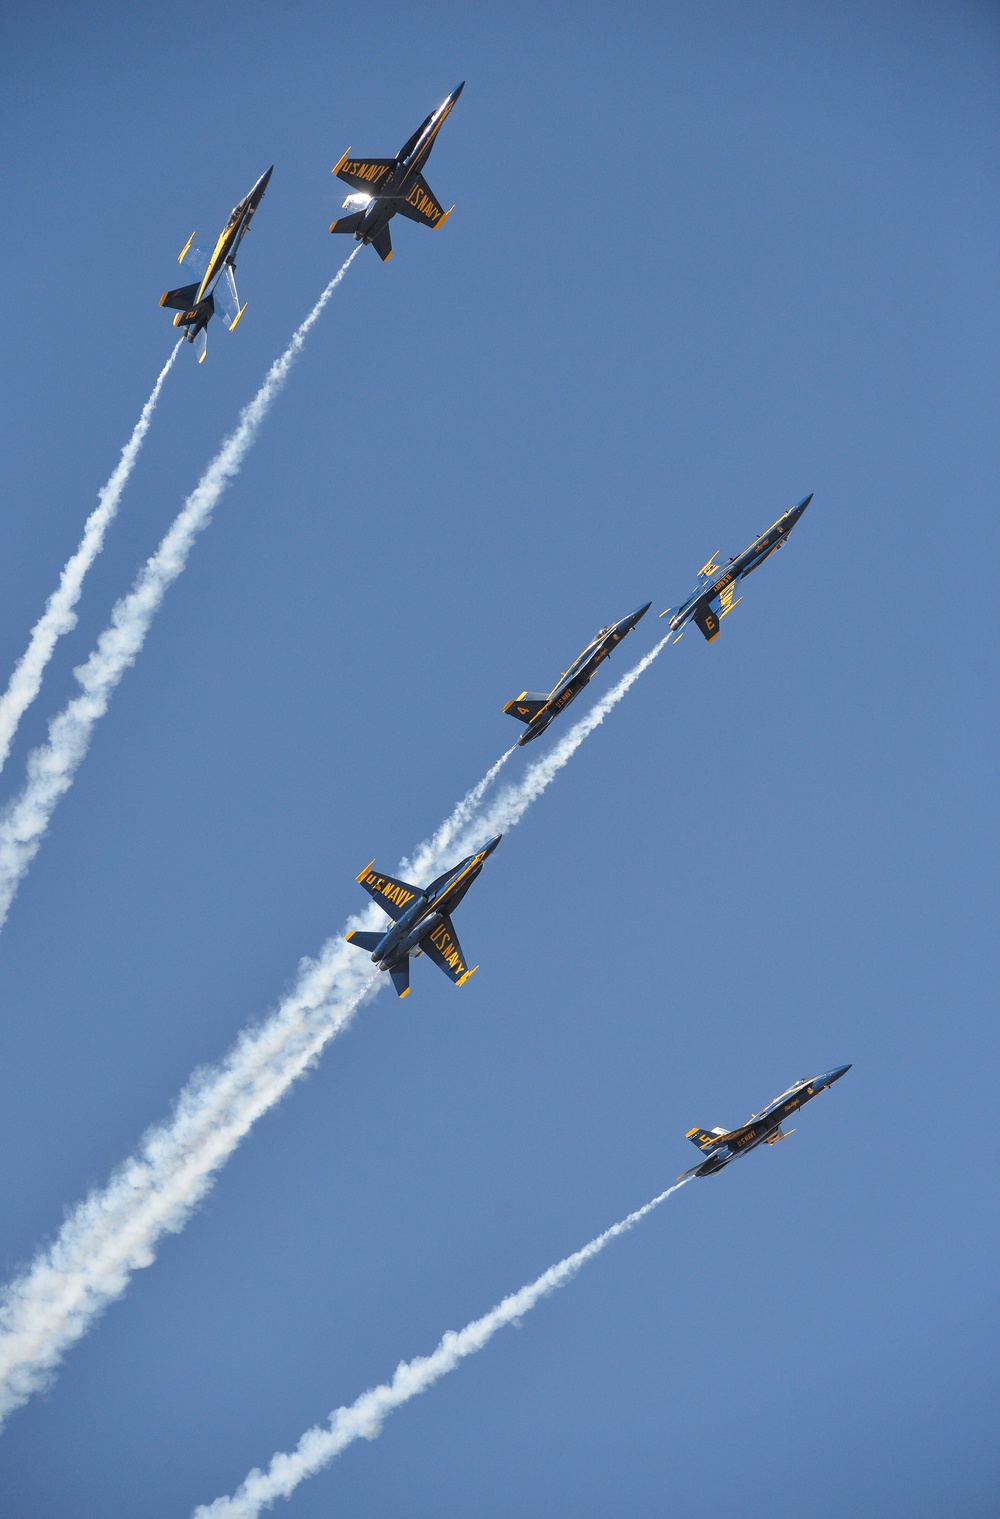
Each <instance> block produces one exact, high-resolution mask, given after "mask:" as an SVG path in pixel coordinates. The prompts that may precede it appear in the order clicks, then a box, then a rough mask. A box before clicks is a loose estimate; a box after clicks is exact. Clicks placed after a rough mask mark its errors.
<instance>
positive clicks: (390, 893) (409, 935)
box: [347, 833, 503, 997]
mask: <svg viewBox="0 0 1000 1519" xmlns="http://www.w3.org/2000/svg"><path fill="white" fill-rule="evenodd" d="M502 837H503V835H502V834H499V833H498V834H497V836H496V838H495V839H490V841H489V843H488V844H485V845H484V846H483V848H482V849H480V851H479V853H478V854H470V855H469V857H468V858H467V859H465V860H460V861H459V862H458V864H457V865H453V866H452V868H451V869H450V870H446V871H445V873H444V875H443V876H438V878H437V880H436V881H432V882H431V884H430V885H429V886H425V887H423V888H421V887H419V886H410V885H409V884H408V883H407V882H406V881H397V880H395V879H394V878H393V877H392V876H383V875H379V873H378V871H377V870H373V869H372V865H374V864H375V861H374V860H372V863H371V865H366V866H365V868H364V870H363V871H362V872H361V874H360V875H359V876H358V878H357V879H358V883H359V884H360V885H361V886H363V887H364V888H365V891H367V892H368V894H369V896H372V897H374V898H375V901H376V902H377V903H378V905H379V907H381V908H382V909H383V911H384V912H387V913H388V914H389V917H390V918H391V919H392V924H391V925H390V927H389V928H387V929H384V930H380V931H379V932H378V933H364V932H361V931H360V930H358V929H356V928H355V929H352V930H351V932H350V933H349V934H348V935H347V941H348V943H349V944H356V945H357V947H358V949H367V950H368V951H369V952H370V954H371V957H372V959H373V960H374V962H375V964H376V965H377V966H378V968H379V970H387V971H388V972H389V975H390V976H391V977H392V984H393V986H394V987H395V988H396V991H397V993H398V995H399V996H400V997H407V996H409V992H410V956H411V955H426V956H427V957H428V959H430V960H433V961H434V964H435V965H439V966H440V967H441V969H442V970H443V971H444V973H445V975H446V976H449V977H450V978H451V980H452V981H454V983H455V985H456V986H462V985H464V983H465V982H466V981H468V979H469V977H470V976H471V975H472V972H473V971H476V970H478V969H479V966H478V965H474V966H473V967H472V970H469V968H468V962H467V960H466V958H465V956H464V954H463V953H462V946H461V945H460V944H459V942H458V935H457V934H456V933H455V927H454V924H453V923H452V921H451V917H450V914H451V913H452V912H454V910H455V908H456V907H457V906H458V904H459V902H461V900H462V898H463V897H464V896H465V893H466V892H467V891H468V889H469V887H470V886H471V885H472V883H473V881H474V880H475V879H476V877H477V875H478V874H479V872H480V871H481V870H482V868H483V864H484V862H485V861H486V859H487V857H488V856H489V855H491V854H492V853H493V851H494V849H495V848H496V847H497V845H498V844H499V842H500V840H501V838H502Z"/></svg>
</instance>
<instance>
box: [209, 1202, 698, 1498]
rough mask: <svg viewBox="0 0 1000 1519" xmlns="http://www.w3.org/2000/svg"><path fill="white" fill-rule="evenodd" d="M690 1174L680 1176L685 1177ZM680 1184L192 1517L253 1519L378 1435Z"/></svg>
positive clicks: (405, 1364)
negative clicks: (396, 1415) (337, 1458)
mask: <svg viewBox="0 0 1000 1519" xmlns="http://www.w3.org/2000/svg"><path fill="white" fill-rule="evenodd" d="M690 1179H691V1178H690V1177H688V1178H686V1180H687V1181H690ZM684 1185H685V1182H683V1181H679V1182H676V1183H675V1184H674V1185H673V1186H672V1187H668V1188H667V1190H666V1191H665V1192H661V1193H660V1195H659V1197H654V1198H653V1200H652V1201H651V1202H648V1203H646V1205H645V1207H643V1208H637V1209H636V1211H635V1212H634V1213H630V1214H629V1215H628V1217H627V1218H623V1219H622V1221H621V1223H618V1224H613V1225H612V1226H611V1228H610V1229H606V1230H605V1231H604V1233H603V1234H599V1235H598V1236H597V1238H596V1239H592V1240H591V1242H590V1244H589V1245H584V1247H583V1249H582V1250H577V1251H576V1253H575V1254H574V1255H567V1257H566V1259H565V1260H561V1261H560V1262H559V1264H558V1265H556V1266H550V1267H549V1269H548V1271H543V1272H542V1274H541V1276H539V1277H536V1278H535V1280H534V1281H533V1282H529V1283H528V1285H527V1286H526V1287H522V1288H521V1289H520V1291H519V1292H513V1293H511V1295H510V1296H509V1297H505V1298H504V1300H503V1302H502V1303H498V1304H497V1306H496V1307H495V1308H493V1309H491V1310H490V1312H489V1313H487V1314H484V1315H483V1317H482V1318H481V1319H474V1320H473V1321H472V1323H471V1324H466V1326H465V1328H464V1329H459V1330H458V1331H456V1330H454V1329H449V1330H448V1332H447V1333H446V1334H445V1335H444V1336H443V1338H442V1340H441V1342H440V1344H439V1345H438V1347H437V1349H436V1350H435V1351H434V1352H433V1354H432V1355H429V1356H417V1357H416V1359H415V1360H412V1361H401V1362H400V1364H399V1365H398V1366H397V1368H396V1374H395V1376H394V1377H393V1379H392V1381H391V1382H383V1383H381V1385H380V1386H378V1387H373V1388H370V1389H369V1391H368V1392H364V1393H362V1394H361V1396H360V1398H358V1399H357V1401H356V1402H354V1403H352V1404H351V1405H350V1406H349V1407H347V1408H337V1409H335V1410H334V1412H333V1413H332V1414H331V1415H330V1423H329V1426H328V1427H326V1428H321V1427H320V1426H318V1425H316V1426H314V1427H313V1428H312V1429H309V1430H307V1431H306V1433H305V1434H304V1435H303V1436H302V1439H301V1440H300V1441H299V1443H298V1445H297V1446H296V1447H295V1449H294V1451H292V1452H291V1454H289V1453H287V1452H284V1451H282V1452H279V1454H278V1455H276V1456H272V1458H271V1464H270V1466H269V1467H268V1469H267V1471H266V1472H262V1471H259V1470H254V1471H252V1472H250V1474H249V1475H248V1476H247V1477H246V1478H245V1479H244V1481H243V1482H242V1483H241V1484H240V1486H239V1488H238V1489H237V1490H236V1492H235V1493H233V1495H232V1496H231V1497H229V1498H216V1500H215V1502H214V1503H208V1504H202V1505H201V1506H200V1507H198V1508H196V1509H195V1511H194V1514H193V1516H192V1519H256V1515H257V1514H259V1513H260V1511H261V1509H263V1508H270V1507H271V1505H272V1504H273V1503H274V1501H275V1499H276V1498H288V1497H290V1496H291V1494H292V1493H293V1492H294V1491H295V1489H296V1488H297V1487H298V1485H299V1483H300V1482H302V1481H304V1480H305V1478H306V1477H312V1476H315V1474H316V1473H317V1472H319V1471H322V1469H323V1468H324V1466H328V1465H329V1464H330V1462H331V1461H332V1460H333V1459H334V1457H335V1456H339V1455H340V1453H341V1451H343V1450H346V1448H347V1446H348V1445H352V1444H353V1443H354V1441H355V1440H360V1439H362V1438H363V1439H365V1440H374V1439H376V1438H377V1437H378V1436H379V1435H380V1434H381V1433H382V1426H383V1424H384V1423H385V1421H386V1419H387V1418H388V1416H389V1415H390V1414H391V1413H392V1412H393V1410H394V1409H397V1408H400V1407H401V1406H402V1405H403V1404H404V1403H408V1402H409V1401H410V1399H411V1398H415V1397H416V1396H417V1394H418V1393H422V1392H426V1391H427V1389H428V1388H429V1387H433V1386H434V1383H435V1382H439V1381H440V1380H441V1378H442V1377H444V1376H447V1374H448V1372H450V1371H454V1370H455V1368H456V1367H457V1366H458V1365H459V1363H460V1362H461V1361H464V1360H465V1359H466V1357H467V1356H470V1355H475V1354H476V1353H477V1351H480V1350H482V1349H483V1347H484V1346H485V1345H487V1344H488V1343H489V1341H490V1340H491V1339H492V1338H493V1336H494V1335H495V1334H496V1332H497V1330H498V1329H502V1328H503V1327H504V1326H505V1325H506V1324H513V1323H516V1322H517V1320H518V1319H521V1318H523V1317H524V1315H525V1314H526V1313H528V1312H529V1311H530V1310H531V1309H532V1308H534V1306H535V1304H536V1303H537V1302H539V1300H540V1299H541V1298H543V1297H545V1296H547V1294H548V1293H550V1292H555V1291H556V1289H557V1288H559V1287H565V1285H566V1283H567V1282H568V1281H570V1280H571V1279H572V1278H573V1277H574V1276H575V1275H576V1273H577V1272H578V1271H579V1270H580V1267H581V1266H584V1265H586V1263H587V1262H588V1261H590V1260H593V1258H594V1256H595V1255H598V1254H599V1253H600V1252H601V1251H602V1250H603V1249H604V1247H605V1245H608V1244H610V1243H611V1241H612V1240H613V1239H617V1238H618V1237H619V1235H621V1234H626V1233H627V1232H628V1230H630V1229H632V1228H634V1227H635V1225H636V1224H637V1223H639V1221H640V1220H641V1219H644V1218H645V1217H646V1216H647V1214H649V1213H652V1211H653V1209H654V1208H658V1207H659V1206H660V1204H661V1203H662V1202H665V1201H666V1199H667V1198H668V1197H669V1196H670V1195H671V1193H673V1192H677V1191H679V1190H680V1188H681V1187H683V1186H684Z"/></svg>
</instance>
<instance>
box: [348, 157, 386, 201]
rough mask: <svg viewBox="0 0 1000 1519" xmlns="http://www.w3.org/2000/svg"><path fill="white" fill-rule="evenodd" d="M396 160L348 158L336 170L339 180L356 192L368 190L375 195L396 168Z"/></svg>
mask: <svg viewBox="0 0 1000 1519" xmlns="http://www.w3.org/2000/svg"><path fill="white" fill-rule="evenodd" d="M395 164H396V160H395V159H394V158H347V157H346V156H345V157H344V158H342V159H341V161H340V163H339V164H338V165H337V167H336V168H335V169H334V171H333V172H334V173H335V174H336V176H337V178H338V179H342V180H343V181H344V183H345V184H348V185H351V186H352V188H353V189H355V190H367V191H369V193H370V194H372V195H374V194H375V193H376V192H377V190H378V187H379V184H380V183H381V181H382V180H383V179H385V176H386V175H387V174H388V172H389V170H390V169H392V168H394V167H395Z"/></svg>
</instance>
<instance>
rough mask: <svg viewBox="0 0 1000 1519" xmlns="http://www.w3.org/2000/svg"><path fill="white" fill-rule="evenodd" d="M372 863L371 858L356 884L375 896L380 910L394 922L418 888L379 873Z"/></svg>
mask: <svg viewBox="0 0 1000 1519" xmlns="http://www.w3.org/2000/svg"><path fill="white" fill-rule="evenodd" d="M374 864H375V861H374V860H372V864H371V865H366V866H365V868H364V870H363V871H362V872H361V874H360V875H359V876H358V885H359V886H363V887H364V888H365V891H367V893H368V895H369V896H370V897H374V898H375V901H376V902H377V903H378V905H379V907H381V909H382V911H383V912H387V913H388V914H389V916H390V918H392V920H393V922H396V921H398V919H400V918H401V917H402V916H403V914H404V912H405V911H406V909H407V908H408V907H409V905H410V903H411V902H412V901H413V899H414V898H415V897H416V895H417V892H418V891H419V890H420V888H419V886H409V885H408V884H407V883H406V881H397V880H396V878H395V877H394V876H383V875H380V874H379V872H378V871H377V870H373V869H372V865H374Z"/></svg>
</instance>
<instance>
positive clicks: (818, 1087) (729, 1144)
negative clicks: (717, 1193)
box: [678, 1065, 851, 1180]
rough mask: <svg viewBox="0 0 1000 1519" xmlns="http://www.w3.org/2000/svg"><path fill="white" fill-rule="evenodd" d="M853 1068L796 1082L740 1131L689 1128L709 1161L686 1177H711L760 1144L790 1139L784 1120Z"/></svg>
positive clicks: (754, 1115) (841, 1067)
mask: <svg viewBox="0 0 1000 1519" xmlns="http://www.w3.org/2000/svg"><path fill="white" fill-rule="evenodd" d="M850 1069H851V1067H850V1066H849V1065H839V1066H836V1067H835V1068H834V1069H833V1070H832V1071H827V1072H826V1073H825V1074H824V1075H822V1076H813V1077H812V1078H811V1079H804V1080H802V1081H797V1082H796V1083H795V1085H794V1086H791V1087H789V1088H788V1091H787V1092H782V1094H781V1096H780V1097H776V1098H775V1099H774V1101H773V1102H771V1103H769V1104H768V1106H767V1107H766V1108H765V1109H764V1111H763V1112H762V1113H754V1114H753V1115H752V1116H751V1118H750V1121H749V1123H746V1124H744V1125H743V1127H742V1128H740V1129H732V1130H730V1131H729V1132H728V1133H727V1132H726V1131H725V1130H722V1129H715V1130H711V1131H706V1130H704V1129H697V1128H695V1129H689V1131H688V1133H687V1135H686V1136H685V1137H686V1138H687V1139H690V1140H691V1141H692V1142H693V1143H694V1144H696V1145H697V1146H698V1148H699V1149H700V1150H702V1151H703V1152H704V1153H705V1154H706V1155H707V1159H706V1160H704V1161H702V1163H701V1165H698V1166H694V1167H693V1168H692V1170H690V1171H685V1172H684V1173H683V1175H685V1176H712V1175H714V1174H715V1172H716V1171H721V1170H722V1168H723V1167H724V1166H728V1165H729V1164H730V1162H731V1161H734V1160H736V1159H737V1158H738V1157H739V1156H740V1155H746V1154H748V1153H749V1151H750V1150H755V1149H756V1148H757V1146H758V1145H762V1144H769V1145H773V1144H777V1143H778V1142H779V1141H780V1140H782V1139H787V1138H788V1135H787V1134H783V1133H782V1131H781V1125H782V1123H783V1122H784V1120H785V1119H786V1118H790V1117H791V1115H792V1114H793V1113H797V1112H798V1111H799V1109H800V1108H802V1107H804V1106H805V1104H806V1103H807V1102H811V1101H812V1099H813V1098H814V1097H818V1096H819V1094H820V1092H824V1091H826V1089H827V1087H831V1086H833V1083H834V1082H835V1081H839V1080H840V1078H841V1076H843V1075H844V1074H845V1073H846V1072H847V1071H849V1070H850ZM679 1179H680V1178H678V1180H679Z"/></svg>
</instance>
